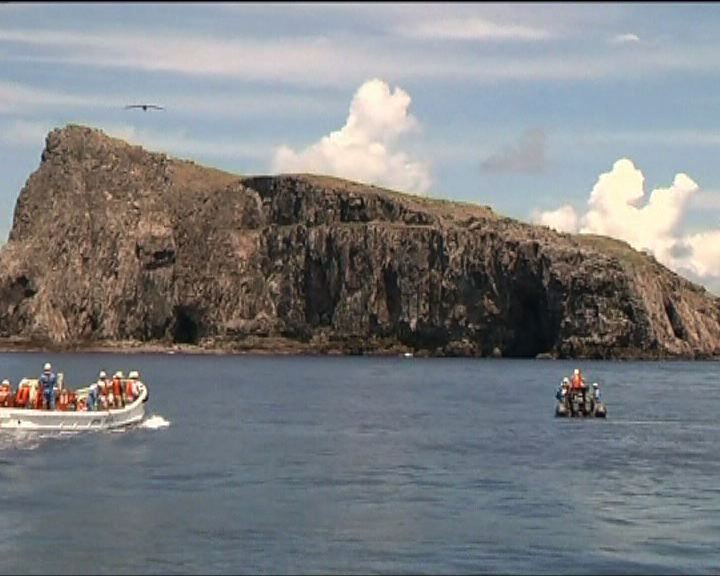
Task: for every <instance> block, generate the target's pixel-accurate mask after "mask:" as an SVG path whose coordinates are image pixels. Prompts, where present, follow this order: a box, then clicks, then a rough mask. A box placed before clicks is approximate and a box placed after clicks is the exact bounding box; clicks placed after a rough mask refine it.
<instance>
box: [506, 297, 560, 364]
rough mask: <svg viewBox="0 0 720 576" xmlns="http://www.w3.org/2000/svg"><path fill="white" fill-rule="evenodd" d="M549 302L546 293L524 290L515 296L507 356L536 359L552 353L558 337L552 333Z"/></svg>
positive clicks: (507, 343)
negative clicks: (555, 337) (551, 350)
mask: <svg viewBox="0 0 720 576" xmlns="http://www.w3.org/2000/svg"><path fill="white" fill-rule="evenodd" d="M548 312H549V311H548V310H547V301H546V298H545V297H544V294H542V293H538V292H536V291H534V290H529V289H521V290H519V292H518V293H516V294H515V297H514V306H513V308H512V309H511V314H510V326H511V334H512V336H511V338H510V339H509V341H508V342H506V343H505V349H504V350H503V355H504V356H507V357H512V358H534V357H536V356H537V355H538V354H542V353H545V352H548V351H550V349H551V348H552V346H553V341H554V338H553V336H552V334H551V333H550V332H551V331H550V329H549V324H550V322H549V319H548Z"/></svg>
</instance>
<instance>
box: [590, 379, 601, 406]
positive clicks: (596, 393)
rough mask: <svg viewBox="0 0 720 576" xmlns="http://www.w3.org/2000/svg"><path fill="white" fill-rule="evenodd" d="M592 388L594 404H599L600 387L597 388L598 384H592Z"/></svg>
mask: <svg viewBox="0 0 720 576" xmlns="http://www.w3.org/2000/svg"><path fill="white" fill-rule="evenodd" d="M592 387H593V400H595V402H600V387H599V386H598V383H597V382H593V383H592Z"/></svg>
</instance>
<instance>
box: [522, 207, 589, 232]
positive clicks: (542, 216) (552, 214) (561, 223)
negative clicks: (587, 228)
mask: <svg viewBox="0 0 720 576" xmlns="http://www.w3.org/2000/svg"><path fill="white" fill-rule="evenodd" d="M532 220H533V221H534V222H535V223H536V224H542V225H543V226H548V227H550V228H553V229H555V230H557V231H558V232H571V233H572V232H577V228H578V216H577V213H576V212H575V208H573V207H572V206H570V204H565V205H563V206H561V207H560V208H558V209H557V210H549V211H546V212H540V211H535V212H534V213H533V217H532Z"/></svg>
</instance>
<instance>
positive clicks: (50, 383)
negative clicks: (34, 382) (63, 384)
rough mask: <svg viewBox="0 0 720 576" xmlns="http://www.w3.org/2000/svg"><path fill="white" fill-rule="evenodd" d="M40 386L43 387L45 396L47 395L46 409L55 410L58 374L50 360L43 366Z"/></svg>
mask: <svg viewBox="0 0 720 576" xmlns="http://www.w3.org/2000/svg"><path fill="white" fill-rule="evenodd" d="M39 380H40V386H42V388H43V396H44V397H45V409H46V410H55V387H56V386H57V376H56V375H55V372H53V369H52V365H51V364H50V362H46V363H45V366H43V373H42V374H41V375H40V378H39Z"/></svg>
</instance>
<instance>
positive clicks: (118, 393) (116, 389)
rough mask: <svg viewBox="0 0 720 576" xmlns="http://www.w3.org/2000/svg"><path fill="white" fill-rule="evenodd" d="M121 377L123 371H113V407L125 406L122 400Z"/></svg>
mask: <svg viewBox="0 0 720 576" xmlns="http://www.w3.org/2000/svg"><path fill="white" fill-rule="evenodd" d="M122 378H123V373H122V372H120V371H118V372H115V374H114V375H113V379H112V388H111V390H112V395H113V406H114V407H115V408H123V407H125V401H124V400H123V390H122Z"/></svg>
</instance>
